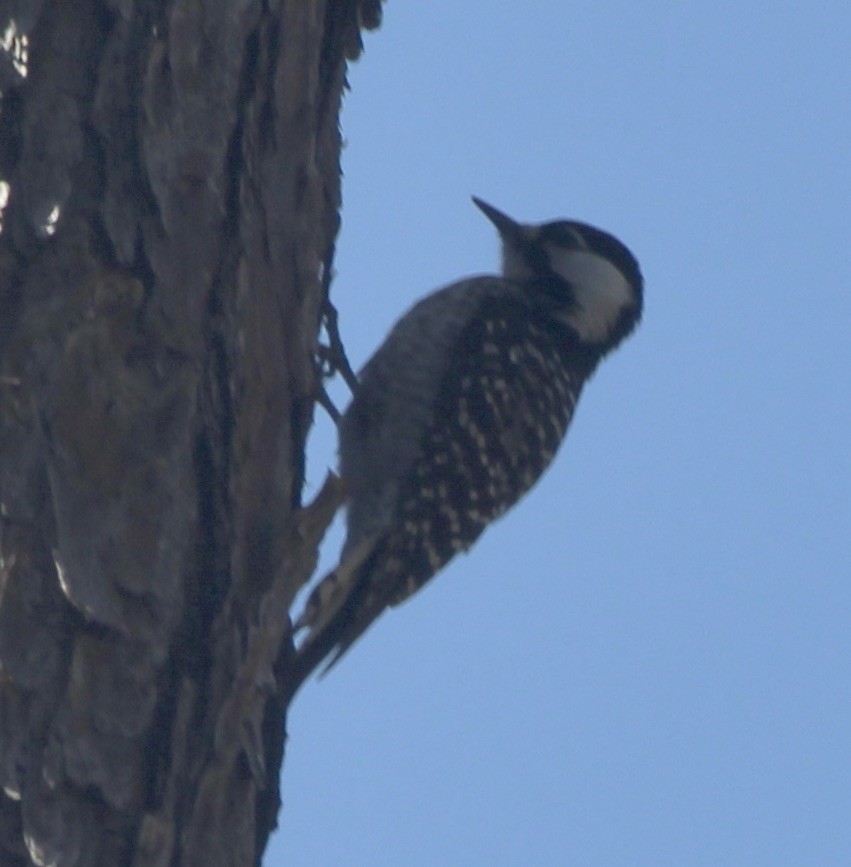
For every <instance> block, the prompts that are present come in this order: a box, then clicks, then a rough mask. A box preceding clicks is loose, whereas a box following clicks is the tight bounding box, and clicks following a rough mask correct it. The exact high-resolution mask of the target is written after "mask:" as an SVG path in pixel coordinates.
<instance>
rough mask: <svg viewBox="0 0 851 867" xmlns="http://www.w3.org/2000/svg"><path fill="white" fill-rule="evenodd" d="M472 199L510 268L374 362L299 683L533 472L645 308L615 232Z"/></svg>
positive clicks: (416, 322)
mask: <svg viewBox="0 0 851 867" xmlns="http://www.w3.org/2000/svg"><path fill="white" fill-rule="evenodd" d="M473 201H474V202H475V204H476V205H477V206H478V207H479V208H480V209H481V210H482V211H483V212H484V214H485V215H486V216H487V217H488V219H489V220H490V221H491V222H492V223H493V224H494V225H495V226H496V228H497V229H498V230H499V234H500V238H501V241H502V274H501V275H500V276H481V277H470V278H468V279H466V280H461V281H459V282H457V283H453V284H452V285H450V286H447V287H445V288H443V289H440V290H438V291H436V292H434V293H433V294H431V295H428V296H427V297H426V298H424V299H423V300H422V301H420V302H419V303H418V304H416V305H415V306H414V307H413V308H411V310H409V311H408V312H407V313H406V314H405V315H404V316H403V317H402V318H401V319H400V320H399V322H397V323H396V325H395V326H394V328H393V329H392V330H391V332H390V334H389V335H388V336H387V339H386V340H385V341H384V343H383V344H382V345H381V346H380V347H379V348H378V350H377V351H376V353H375V354H374V355H373V356H372V358H371V359H370V360H369V361H368V362H367V364H366V366H365V367H364V368H363V370H362V372H361V374H360V377H359V379H360V386H359V388H358V389H357V391H356V393H355V396H354V398H353V400H352V402H351V404H350V406H349V407H348V409H347V410H346V412H345V414H344V415H343V417H342V419H341V421H340V425H339V436H340V443H339V452H340V473H341V476H342V478H343V482H344V484H345V485H346V486H347V488H348V490H349V492H350V499H349V502H348V517H347V522H348V523H347V530H348V534H347V537H346V541H345V544H344V546H343V550H342V553H341V556H340V563H339V565H338V566H337V568H336V569H334V570H333V571H332V572H331V573H330V574H329V575H327V576H326V577H325V578H324V579H323V580H322V581H321V582H320V583H319V584H318V585H317V587H316V588H315V589H314V590H313V592H312V594H311V595H310V597H309V599H308V601H307V604H306V606H305V610H304V612H303V614H302V615H301V617H300V618H299V619H298V620H297V621H296V624H295V628H296V629H301V628H305V629H307V630H308V634H307V636H306V637H305V640H304V642H303V643H302V644H301V646H300V648H299V651H298V656H297V661H296V665H297V666H298V672H297V674H296V684H299V683H301V682H302V680H303V679H304V678H306V677H307V676H308V675H309V674H310V672H311V671H312V670H313V669H314V668H315V667H316V666H317V665H318V664H319V663H320V662H321V661H322V660H324V659H325V658H326V657H327V656H328V655H329V654H333V655H332V656H331V660H330V662H329V664H328V667H330V666H331V665H333V664H334V663H335V662H336V661H337V660H339V658H340V657H341V656H342V655H343V654H344V653H345V652H346V651H347V650H348V649H349V647H350V646H351V645H352V643H353V642H354V641H356V640H357V639H358V638H359V637H360V636H361V635H362V634H363V632H364V631H365V630H366V629H367V628H368V627H369V626H370V625H371V624H372V623H373V621H374V620H375V619H376V618H377V617H378V616H379V615H380V614H381V613H382V612H383V611H384V610H385V608H387V607H388V606H393V605H398V604H399V603H400V602H402V601H404V600H405V599H407V598H408V597H409V596H411V595H412V594H413V593H414V592H416V591H417V590H418V589H419V588H420V587H422V586H423V584H425V583H426V581H428V580H429V579H430V578H431V577H432V576H433V575H434V574H435V573H436V572H438V571H439V570H440V569H441V568H442V567H443V566H444V565H446V563H447V562H448V561H449V560H450V559H451V558H452V557H454V556H455V555H456V554H457V553H458V552H459V551H465V550H467V549H468V548H469V547H470V546H471V545H472V544H473V543H474V542H475V541H476V539H478V537H479V536H480V535H481V533H482V531H483V530H484V529H485V527H487V526H488V524H490V523H491V522H493V521H494V520H495V519H497V518H498V517H500V515H502V514H504V513H505V512H506V511H507V510H508V509H509V508H511V506H513V505H514V504H515V503H516V502H517V501H518V500H519V499H520V498H521V497H522V496H523V494H525V493H526V492H527V491H528V490H529V488H531V487H532V485H534V484H535V482H536V481H537V480H538V479H539V478H540V476H541V474H542V473H543V472H544V470H545V469H546V468H547V466H548V465H549V463H550V461H551V460H552V459H553V456H554V455H555V453H556V450H557V449H558V447H559V445H560V444H561V441H562V439H563V438H564V435H565V433H566V431H567V427H568V425H569V424H570V420H571V417H572V415H573V412H574V409H575V408H576V403H577V401H578V400H579V395H580V392H581V391H582V387H583V385H584V384H585V382H586V381H587V380H588V378H589V377H590V376H591V374H592V373H593V372H594V369H595V368H596V367H597V364H598V363H599V362H600V360H601V359H602V358H603V356H605V355H606V354H608V353H609V352H611V351H612V350H613V349H614V348H615V347H616V346H617V345H618V344H619V343H620V342H621V341H622V340H623V339H624V338H625V337H627V336H628V335H629V334H630V332H632V330H633V329H634V328H635V326H636V324H637V323H638V321H639V319H640V317H641V309H642V295H643V280H642V276H641V272H640V270H639V266H638V262H637V261H636V259H635V257H634V256H633V255H632V253H630V251H629V250H628V249H627V248H626V247H625V246H624V245H623V244H622V243H621V242H620V241H618V240H617V239H616V238H614V237H613V236H612V235H610V234H608V233H607V232H604V231H603V230H601V229H597V228H594V227H593V226H589V225H587V224H585V223H579V222H576V221H573V220H557V221H555V222H550V223H543V224H531V225H525V224H522V223H517V222H515V221H514V220H512V219H511V218H510V217H508V216H506V215H505V214H503V213H502V212H501V211H498V210H497V209H496V208H494V207H492V206H491V205H488V204H486V203H485V202H483V201H481V200H480V199H477V198H474V199H473ZM326 670H327V669H326Z"/></svg>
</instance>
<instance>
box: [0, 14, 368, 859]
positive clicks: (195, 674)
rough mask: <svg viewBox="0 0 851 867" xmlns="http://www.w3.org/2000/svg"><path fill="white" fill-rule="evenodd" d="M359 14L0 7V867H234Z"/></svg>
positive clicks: (296, 529) (271, 749)
mask: <svg viewBox="0 0 851 867" xmlns="http://www.w3.org/2000/svg"><path fill="white" fill-rule="evenodd" d="M378 4H379V0H325V2H323V0H278V2H274V0H265V2H264V0H75V2H73V3H69V2H67V0H0V44H2V48H0V89H2V92H3V97H2V106H0V111H1V112H2V113H0V207H2V211H0V219H2V228H1V230H0V781H1V782H2V789H3V791H2V793H0V865H3V867H6V865H28V864H31V863H35V864H45V865H61V867H66V865H67V867H71V865H103V867H115V865H122V864H128V865H129V864H133V865H139V867H141V865H162V867H166V865H176V864H179V865H205V867H215V865H249V864H254V863H256V862H257V861H259V859H260V857H261V854H262V852H263V849H264V847H265V845H266V841H267V838H268V836H269V834H270V832H271V831H272V829H273V828H274V827H275V824H276V816H277V812H278V807H279V804H280V801H279V796H278V772H279V768H280V764H281V760H282V757H283V746H284V727H285V716H286V706H287V698H286V696H287V695H288V694H289V692H290V690H289V688H288V684H287V677H288V665H289V663H290V662H291V660H292V654H293V647H292V638H291V635H290V624H289V620H288V618H287V609H288V607H289V604H290V602H291V601H292V598H293V595H294V594H295V593H296V592H297V590H298V589H299V587H300V586H301V584H302V583H303V581H304V580H305V578H306V577H307V576H308V575H309V574H310V572H311V571H312V568H313V565H314V563H315V556H316V547H317V545H318V542H319V539H320V538H321V535H322V532H323V530H324V527H325V525H326V524H327V521H328V520H329V518H330V515H331V514H332V513H333V511H334V509H335V508H336V506H337V505H338V503H339V498H340V497H339V490H338V486H335V485H334V484H333V483H331V484H329V485H328V486H327V487H326V488H325V489H324V492H323V493H322V494H321V495H320V497H319V499H318V501H317V503H316V504H315V506H313V507H310V508H307V509H303V508H301V499H300V495H301V489H302V483H303V470H304V446H305V439H306V436H307V432H308V429H309V427H310V424H311V419H312V413H313V407H314V400H315V395H316V387H317V373H316V367H315V363H314V349H315V342H316V337H317V333H318V330H319V327H320V324H321V319H322V311H323V305H324V301H325V293H326V291H327V282H328V281H327V280H326V279H325V277H326V275H327V274H328V273H329V272H330V268H331V260H332V255H333V249H334V238H335V236H336V233H337V228H338V224H339V216H338V211H339V203H340V171H339V157H340V135H339V127H338V120H339V117H338V115H339V109H340V99H341V94H342V90H343V87H344V79H345V68H346V59H347V58H351V57H354V56H355V55H356V54H357V52H358V50H359V48H360V28H361V27H362V26H377V23H378V18H379V6H378Z"/></svg>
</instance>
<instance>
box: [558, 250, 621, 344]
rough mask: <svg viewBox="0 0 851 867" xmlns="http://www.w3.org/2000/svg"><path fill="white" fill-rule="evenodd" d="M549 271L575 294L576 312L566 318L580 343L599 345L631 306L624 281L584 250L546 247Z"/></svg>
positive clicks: (616, 272) (617, 273) (613, 269)
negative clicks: (568, 284) (554, 273)
mask: <svg viewBox="0 0 851 867" xmlns="http://www.w3.org/2000/svg"><path fill="white" fill-rule="evenodd" d="M547 252H548V253H549V257H550V267H551V268H552V270H553V271H555V272H556V273H557V274H559V275H560V276H561V277H563V278H564V279H565V280H567V282H568V283H570V284H571V286H572V287H573V290H574V292H575V298H576V303H577V308H576V309H575V310H573V311H571V312H570V313H569V314H568V316H567V317H566V319H567V322H568V323H569V324H570V325H571V326H572V327H573V328H574V330H575V331H576V333H577V334H578V335H579V337H580V339H582V340H583V341H586V342H589V343H596V342H603V341H605V340H606V339H607V338H608V337H609V335H610V334H611V331H612V328H613V327H614V326H615V324H616V323H617V321H618V319H620V317H621V314H622V313H623V312H624V311H625V310H628V309H629V308H631V307H634V306H635V293H634V292H633V289H632V287H631V286H630V285H629V282H628V281H627V279H626V278H625V277H624V276H623V274H621V272H620V271H619V270H618V269H617V268H616V267H615V266H614V265H613V264H612V263H611V262H609V261H608V260H607V259H603V258H602V257H601V256H597V255H596V254H595V253H590V252H588V251H586V250H564V249H560V248H552V247H550V248H549V249H548V251H547Z"/></svg>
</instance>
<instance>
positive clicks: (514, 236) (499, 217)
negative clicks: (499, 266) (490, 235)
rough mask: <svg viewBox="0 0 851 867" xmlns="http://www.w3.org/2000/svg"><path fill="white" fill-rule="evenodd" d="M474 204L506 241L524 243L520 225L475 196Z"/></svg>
mask: <svg viewBox="0 0 851 867" xmlns="http://www.w3.org/2000/svg"><path fill="white" fill-rule="evenodd" d="M473 204H474V205H475V206H476V207H477V208H478V209H479V210H480V211H481V212H482V213H483V214H484V215H485V216H486V217H487V218H488V219H489V220H490V221H491V222H492V223H493V224H494V226H496V228H497V231H498V232H499V234H500V235H501V236H502V237H503V239H504V240H506V241H514V242H515V243H520V242H521V241H522V237H523V236H522V230H521V226H520V224H519V223H516V222H515V221H514V220H512V219H511V217H509V216H508V215H507V214H503V213H502V211H498V210H497V209H496V208H495V207H494V206H493V205H489V204H488V203H487V202H483V201H482V200H481V199H479V198H476V196H473Z"/></svg>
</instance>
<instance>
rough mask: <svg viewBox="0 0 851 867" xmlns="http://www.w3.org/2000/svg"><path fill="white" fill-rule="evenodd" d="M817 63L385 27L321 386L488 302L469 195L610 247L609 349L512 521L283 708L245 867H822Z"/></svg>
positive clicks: (842, 750)
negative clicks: (618, 341)
mask: <svg viewBox="0 0 851 867" xmlns="http://www.w3.org/2000/svg"><path fill="white" fill-rule="evenodd" d="M849 44H851V10H849V7H848V4H847V0H841V2H839V0H837V2H813V3H807V4H803V3H789V2H775V3H772V4H768V3H757V2H745V3H741V2H739V3H733V2H712V3H709V2H696V3H675V2H647V3H642V4H632V3H625V2H598V3H594V4H588V3H585V4H578V3H577V4H572V3H564V2H553V0H527V2H526V3H524V4H521V5H518V4H496V3H493V4H490V3H486V4H480V3H471V2H466V3H458V2H446V0H433V2H429V3H413V2H409V3H405V2H401V0H391V2H390V3H389V4H388V5H387V6H386V7H385V24H384V26H383V27H382V29H381V30H379V31H378V32H377V33H376V34H373V35H369V36H367V37H366V53H365V55H364V56H363V58H362V59H361V60H360V61H359V62H358V63H357V64H356V65H355V66H354V67H353V68H352V69H351V72H350V80H351V83H352V88H353V90H352V92H351V94H350V95H349V96H348V98H347V100H346V106H345V111H344V115H343V128H344V134H345V136H346V138H347V140H348V146H347V148H346V151H345V152H344V155H343V168H344V173H345V179H344V210H343V232H342V235H341V238H340V244H339V256H338V259H337V269H338V277H337V280H336V282H335V284H334V288H333V293H334V300H335V302H336V304H337V306H338V308H339V311H340V321H341V328H342V331H343V336H344V339H345V341H346V344H347V347H348V351H349V355H350V357H351V358H352V361H353V363H355V364H356V366H360V364H362V363H363V362H364V361H365V360H366V358H367V357H368V356H369V354H370V353H371V352H372V351H373V349H374V348H375V347H376V346H377V345H378V344H379V343H380V341H381V339H382V338H383V336H384V335H385V334H386V332H387V330H388V328H389V327H390V326H391V324H392V323H393V322H394V321H395V320H396V319H397V318H398V317H399V316H400V315H401V314H402V313H403V312H404V311H405V310H406V309H407V308H408V307H409V306H410V305H411V304H412V303H413V302H414V301H415V300H416V299H417V298H419V297H420V296H422V295H423V294H425V293H426V292H428V291H430V290H432V289H434V288H436V287H438V286H441V285H443V284H445V283H448V282H451V281H453V280H456V279H458V278H460V277H463V276H467V275H470V274H476V273H483V272H493V271H494V270H495V269H496V267H497V262H498V246H497V241H496V237H495V233H494V231H493V229H492V227H491V226H490V224H489V223H488V222H487V221H486V220H485V219H484V218H483V217H482V215H481V214H480V213H479V212H478V211H477V210H476V209H475V208H474V207H473V206H472V204H471V203H470V200H469V196H470V194H476V195H479V196H481V197H482V198H484V199H486V200H487V201H489V202H491V203H493V204H494V205H496V206H497V207H499V208H501V209H503V210H505V211H506V212H507V213H509V214H511V215H512V216H514V217H516V218H517V219H520V220H524V221H544V220H549V219H553V218H557V217H572V218H577V219H582V220H585V221H588V222H592V223H596V224H598V225H600V226H602V227H604V228H606V229H608V230H610V231H612V232H614V233H615V234H617V235H618V236H619V237H620V238H622V239H623V240H624V241H625V242H626V243H627V244H628V245H629V246H630V247H631V248H632V250H633V251H634V252H635V253H636V255H637V256H638V258H639V260H640V262H641V265H642V268H643V271H644V275H645V280H646V308H645V318H644V322H643V324H642V325H641V327H640V329H639V331H638V332H637V334H636V335H635V336H634V337H633V338H632V339H631V340H630V341H628V342H627V343H626V344H624V345H623V347H622V348H621V349H620V350H619V351H618V352H617V353H616V354H615V355H613V356H612V357H611V358H610V359H608V360H606V361H605V362H604V363H603V365H602V366H601V368H600V369H599V371H598V373H597V375H596V376H595V378H594V379H593V381H592V382H591V383H590V385H589V386H588V388H587V389H586V391H585V393H584V395H583V397H582V400H581V401H580V405H579V409H578V412H577V415H576V418H575V420H574V423H573V426H572V428H571V431H570V434H569V436H568V438H567V441H566V443H565V445H564V447H563V448H562V450H561V452H560V453H559V456H558V458H557V460H556V461H555V463H554V465H553V466H552V468H551V469H550V471H549V473H548V474H547V476H546V477H545V478H544V479H543V480H542V481H541V483H540V484H539V485H538V486H537V487H536V488H535V489H534V490H533V491H532V492H531V494H529V496H528V497H527V498H526V499H525V500H524V501H523V502H522V503H521V504H520V505H519V506H517V507H516V509H515V510H514V511H512V512H511V513H509V515H508V516H506V517H505V518H504V519H503V520H501V521H500V522H499V523H498V524H497V525H495V526H494V527H492V528H491V529H490V530H489V531H488V532H487V533H486V534H485V536H484V537H483V539H482V540H481V541H480V543H479V544H478V545H477V546H476V547H474V548H473V550H472V551H471V552H470V553H469V554H468V555H466V556H463V557H460V558H459V559H457V560H456V561H455V562H454V563H453V564H452V565H451V566H450V567H449V568H448V569H446V570H445V571H444V572H443V573H442V574H441V575H440V576H439V577H438V578H436V579H435V580H434V581H433V582H432V583H431V584H430V585H428V586H427V587H426V589H425V590H423V591H422V592H421V593H420V594H418V595H417V596H415V597H414V599H413V600H412V601H411V602H409V603H407V604H406V605H404V606H403V607H401V608H399V609H396V610H394V611H392V612H390V613H388V614H386V615H385V616H384V617H382V618H381V619H380V620H379V622H378V623H377V624H376V625H375V627H374V628H373V629H371V630H370V632H369V633H368V634H367V635H366V636H365V637H364V638H363V639H362V640H361V641H360V642H359V644H358V645H356V647H355V648H354V649H353V650H352V651H351V653H350V655H349V656H348V657H347V658H346V660H345V661H344V662H343V663H342V664H341V665H340V666H339V667H338V668H337V669H335V670H334V672H333V673H332V674H331V675H330V676H329V677H327V678H326V679H325V680H323V681H320V682H318V683H317V682H313V683H309V684H307V685H306V686H305V688H304V689H303V690H302V692H301V694H300V695H299V696H298V697H297V698H296V701H295V704H294V706H293V708H292V711H291V715H290V719H289V735H290V740H289V743H288V747H287V758H286V763H285V766H284V785H283V796H284V809H283V812H282V814H281V816H280V822H281V825H282V831H281V832H280V833H279V834H278V835H277V836H276V837H275V838H274V839H273V842H272V844H271V846H270V848H269V850H268V853H267V858H266V863H267V864H268V865H272V867H274V865H278V864H288V865H298V867H314V865H339V864H345V865H369V867H384V865H387V867H390V865H393V867H398V865H402V864H404V865H406V867H432V865H453V867H473V865H481V864H488V865H532V864H534V865H537V867H546V865H553V867H554V865H574V864H575V865H592V867H593V865H677V867H682V865H712V867H716V865H719V864H723V865H725V867H730V865H748V867H752V865H773V867H776V865H813V864H818V865H820V867H825V865H843V867H847V865H848V864H851V736H849V733H851V586H849V578H851V433H849V431H851V351H849V342H848V341H849V337H848V335H849V329H851V243H850V242H849V238H848V233H849V210H850V209H851V112H849V109H848V105H849V93H851V61H849V59H848V58H849V51H848V46H849ZM344 394H345V393H344V392H343V391H342V390H338V391H337V392H336V395H337V398H338V399H339V400H341V401H342V400H344ZM334 450H335V444H334V438H333V434H332V431H331V429H330V425H329V424H328V423H327V421H326V420H325V419H319V420H318V423H317V426H316V430H315V435H314V438H313V441H312V443H311V452H310V461H311V463H310V478H311V489H310V490H309V491H308V492H307V493H308V496H309V495H310V494H311V493H312V492H313V491H315V489H316V487H317V486H318V484H319V482H320V481H321V479H322V477H323V476H324V473H325V470H326V469H327V468H328V467H330V466H333V465H334V461H335V456H334ZM340 540H341V534H340V531H339V528H338V529H337V531H335V533H334V534H333V535H332V536H330V537H329V539H328V540H327V545H326V549H325V551H324V556H323V564H324V566H330V565H333V562H334V557H335V555H336V553H337V551H338V548H339V544H340Z"/></svg>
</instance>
